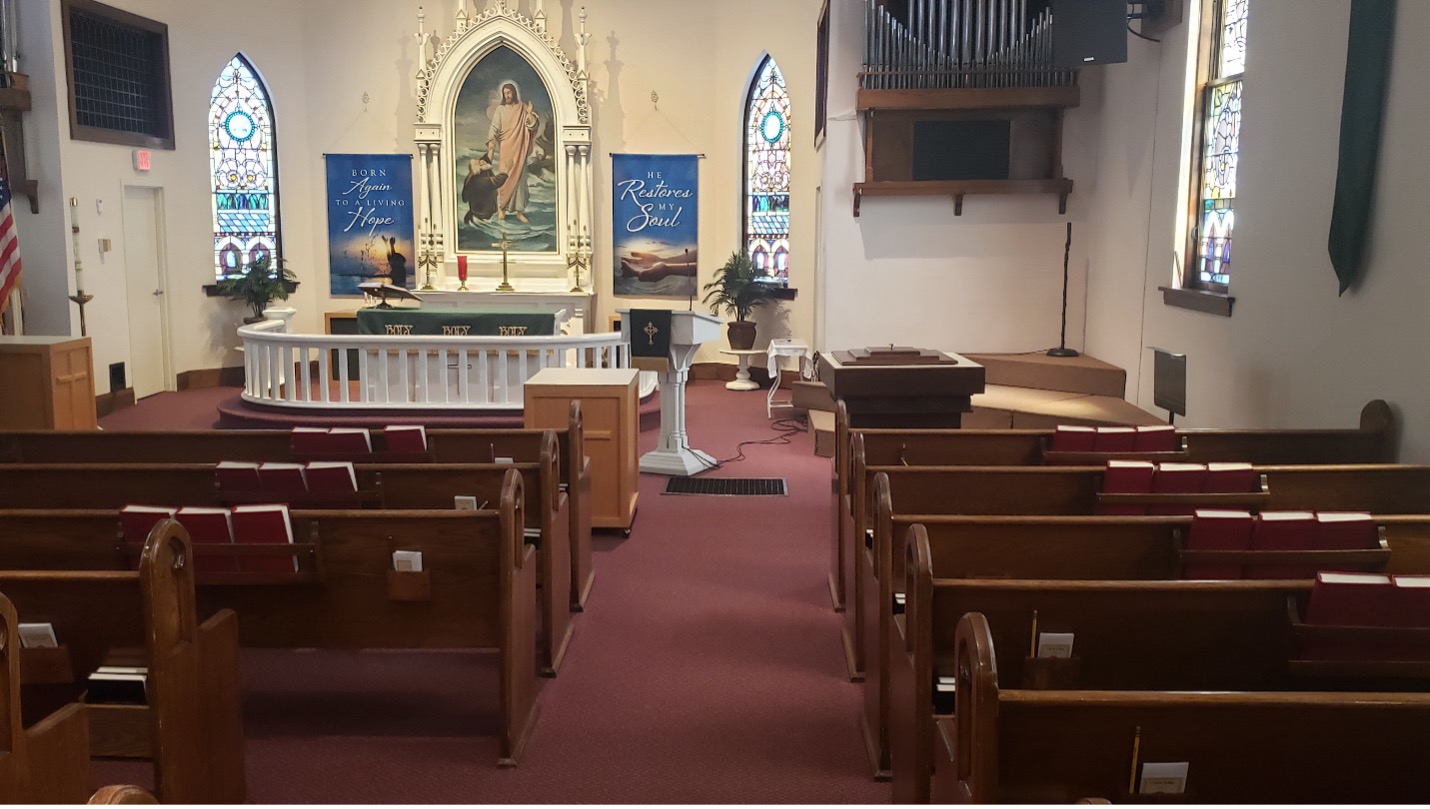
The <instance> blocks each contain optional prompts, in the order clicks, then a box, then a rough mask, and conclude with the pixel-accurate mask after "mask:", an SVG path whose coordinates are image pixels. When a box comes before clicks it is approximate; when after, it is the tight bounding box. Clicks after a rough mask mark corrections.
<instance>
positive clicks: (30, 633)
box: [17, 623, 60, 649]
mask: <svg viewBox="0 0 1430 809" xmlns="http://www.w3.org/2000/svg"><path fill="white" fill-rule="evenodd" d="M17 629H18V630H19V634H20V648H21V649H57V648H59V645H60V641H59V639H58V638H56V637H55V625H54V624H48V623H45V624H38V623H37V624H20V625H19V626H18V627H17Z"/></svg>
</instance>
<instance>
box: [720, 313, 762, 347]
mask: <svg viewBox="0 0 1430 809" xmlns="http://www.w3.org/2000/svg"><path fill="white" fill-rule="evenodd" d="M725 330H726V331H725V333H726V336H727V337H728V338H729V339H730V350H731V351H749V350H750V349H752V348H754V347H755V324H754V323H751V322H749V321H743V320H734V321H731V322H730V323H728V324H726V326H725Z"/></svg>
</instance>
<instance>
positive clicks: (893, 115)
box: [854, 0, 1080, 216]
mask: <svg viewBox="0 0 1430 809" xmlns="http://www.w3.org/2000/svg"><path fill="white" fill-rule="evenodd" d="M866 2H867V4H868V5H867V8H866V13H865V17H866V19H865V23H866V25H865V41H864V69H863V71H862V72H861V73H860V74H859V96H858V108H859V110H860V112H861V113H862V115H863V117H864V179H865V181H864V182H862V183H856V184H855V186H854V215H855V216H858V215H859V209H860V204H861V202H862V200H863V197H865V196H945V195H947V196H951V197H953V200H954V213H955V215H962V213H963V198H964V196H966V195H969V194H1056V195H1057V197H1058V212H1059V213H1066V212H1067V199H1068V194H1070V193H1071V192H1072V187H1073V181H1072V180H1070V179H1068V178H1067V177H1065V176H1063V165H1062V139H1063V138H1062V134H1063V114H1064V112H1065V111H1066V110H1067V109H1069V108H1071V107H1076V106H1077V105H1078V103H1079V100H1080V99H1079V90H1078V84H1077V71H1075V70H1060V69H1056V68H1054V67H1053V36H1052V35H1053V25H1054V22H1055V21H1054V20H1053V16H1052V10H1051V9H1049V8H1047V7H1046V6H1047V2H1046V0H866Z"/></svg>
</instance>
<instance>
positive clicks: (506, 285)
mask: <svg viewBox="0 0 1430 809" xmlns="http://www.w3.org/2000/svg"><path fill="white" fill-rule="evenodd" d="M515 246H516V245H514V244H512V243H511V242H509V241H507V240H506V231H504V230H503V231H502V232H501V241H499V242H493V243H492V247H500V248H501V283H500V284H498V285H497V292H515V291H516V287H514V286H512V285H511V279H510V278H509V277H508V276H507V252H506V251H507V250H509V249H511V248H513V247H515Z"/></svg>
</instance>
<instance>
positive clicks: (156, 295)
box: [154, 289, 164, 298]
mask: <svg viewBox="0 0 1430 809" xmlns="http://www.w3.org/2000/svg"><path fill="white" fill-rule="evenodd" d="M163 294H164V290H162V289H156V290H154V297H156V298H157V297H159V296H160V295H163Z"/></svg>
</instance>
